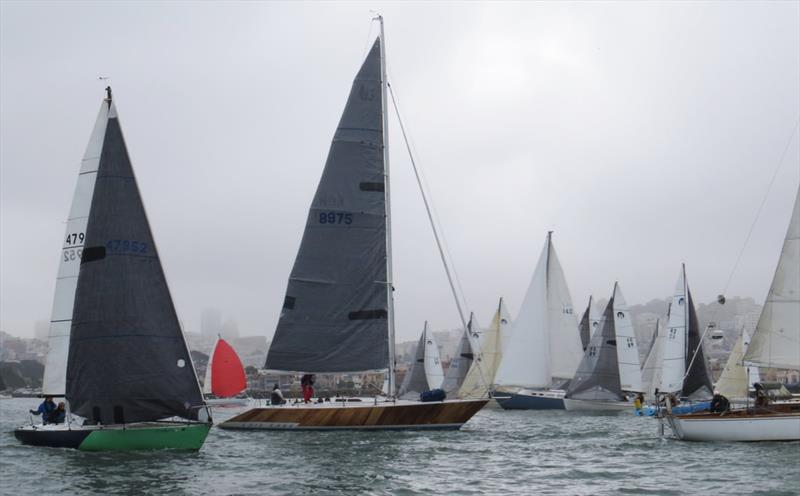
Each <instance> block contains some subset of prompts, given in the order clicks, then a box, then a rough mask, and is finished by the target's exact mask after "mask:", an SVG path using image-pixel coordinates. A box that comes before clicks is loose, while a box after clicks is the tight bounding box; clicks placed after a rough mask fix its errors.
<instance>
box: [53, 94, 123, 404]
mask: <svg viewBox="0 0 800 496" xmlns="http://www.w3.org/2000/svg"><path fill="white" fill-rule="evenodd" d="M113 117H116V109H115V107H114V104H113V103H111V102H110V101H109V100H105V101H104V102H103V103H102V104H101V105H100V112H99V114H98V116H97V121H96V122H95V125H94V129H93V130H92V135H91V137H90V138H89V144H88V145H87V147H86V153H84V155H83V160H82V161H81V168H80V172H79V174H78V184H77V185H76V186H75V193H74V195H73V197H72V206H71V207H70V211H69V217H68V218H67V229H66V233H65V234H64V241H63V245H62V247H61V261H60V262H59V266H58V276H57V278H56V290H55V296H54V298H53V311H52V314H51V317H50V331H49V333H48V338H47V344H48V350H47V357H46V358H45V365H44V378H43V380H42V394H44V395H53V396H63V395H64V394H65V392H66V380H67V355H68V354H69V336H70V329H71V328H72V308H73V304H74V302H75V289H76V287H77V285H78V272H79V271H80V266H81V254H82V253H83V241H84V238H85V236H86V223H87V221H88V220H89V210H90V209H91V206H92V196H93V195H94V183H95V179H97V168H98V166H99V164H100V153H101V152H102V150H103V142H104V141H105V135H106V125H107V124H108V119H109V118H113Z"/></svg>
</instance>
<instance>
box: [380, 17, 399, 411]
mask: <svg viewBox="0 0 800 496" xmlns="http://www.w3.org/2000/svg"><path fill="white" fill-rule="evenodd" d="M376 19H377V20H378V22H379V23H380V26H381V32H380V36H381V114H382V116H383V174H384V185H385V189H384V194H385V195H386V295H387V300H388V302H387V308H388V312H387V313H388V320H389V322H388V323H389V395H390V396H391V397H394V396H395V370H394V366H395V344H394V294H393V293H394V283H393V277H392V206H391V203H390V200H391V194H390V187H389V113H388V104H387V103H388V102H387V96H388V92H389V87H388V78H387V76H386V34H385V33H384V31H383V16H382V15H378V16H377V17H376Z"/></svg>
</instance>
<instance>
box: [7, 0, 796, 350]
mask: <svg viewBox="0 0 800 496" xmlns="http://www.w3.org/2000/svg"><path fill="white" fill-rule="evenodd" d="M371 10H374V11H379V12H380V13H382V14H383V15H384V16H385V18H386V35H387V61H388V62H387V64H388V70H389V80H390V82H391V84H392V86H393V87H394V88H395V90H396V91H397V94H398V96H399V97H400V105H401V112H402V114H403V117H404V119H405V123H406V125H407V127H408V130H409V131H410V133H411V137H412V140H413V145H414V149H415V151H416V158H417V160H418V163H419V165H420V167H421V168H422V170H423V172H424V175H425V178H426V182H427V186H428V188H429V190H430V192H431V197H432V199H433V202H434V204H435V207H436V211H437V214H438V217H439V219H440V221H441V225H442V227H443V232H444V235H445V237H446V239H447V242H448V246H449V249H450V250H449V251H450V253H451V255H452V263H453V266H454V267H455V268H456V271H457V273H458V277H459V280H460V283H461V287H462V288H463V291H464V296H465V299H466V301H467V304H468V307H469V309H470V310H474V311H475V312H476V313H477V316H478V319H479V321H480V322H482V323H483V324H486V323H488V321H489V319H490V318H491V313H492V312H493V310H494V308H495V306H496V303H497V298H499V297H500V296H504V297H505V299H506V302H507V303H508V304H509V306H510V309H511V313H512V316H513V315H515V314H516V312H517V310H518V308H519V304H520V302H521V300H522V298H523V296H524V292H525V289H526V288H527V285H528V283H529V280H530V277H531V275H532V272H533V268H534V266H535V264H536V261H537V258H538V256H539V252H540V250H541V248H542V245H543V243H544V239H545V236H546V233H547V231H548V230H553V231H554V235H553V236H554V238H553V239H554V243H555V248H556V250H557V251H558V254H559V257H560V260H561V263H562V265H563V267H564V270H565V273H566V277H567V281H568V283H569V286H570V290H571V293H572V298H573V301H574V303H575V306H576V307H578V308H581V309H582V307H583V306H584V305H585V302H586V300H587V299H588V296H589V294H594V295H595V297H596V298H603V297H608V296H609V294H610V292H611V290H612V288H613V284H614V281H615V280H618V281H619V282H620V285H621V288H622V290H623V292H624V294H625V297H626V299H627V300H628V302H629V303H632V304H634V303H643V302H646V301H648V300H650V299H653V298H663V297H665V296H667V295H669V294H671V292H672V289H673V287H674V284H675V280H676V278H677V275H678V271H679V269H680V264H681V263H682V262H685V263H686V266H687V274H688V278H689V284H690V286H691V288H692V292H693V295H694V297H695V300H696V301H698V302H707V301H711V300H713V299H714V298H715V297H716V295H717V294H718V293H720V292H723V291H725V292H726V293H727V294H728V295H729V296H735V295H738V296H752V297H753V298H754V299H755V300H756V301H757V302H761V301H763V299H764V296H765V295H766V291H767V289H768V286H769V283H770V281H771V278H772V274H773V271H774V268H775V265H776V263H777V257H778V254H779V251H780V246H781V243H782V241H783V237H784V234H785V232H786V227H787V224H788V222H789V217H790V214H791V208H792V202H793V200H794V196H795V192H796V191H797V187H798V183H799V182H800V145H799V142H800V137H798V135H797V132H796V131H795V129H796V125H797V123H798V119H800V3H798V2H771V3H762V2H758V3H756V2H753V3H747V2H709V3H701V2H664V3H658V2H642V3H632V2H619V3H599V2H597V3H595V2H587V3H561V2H559V3H544V2H535V3H454V2H446V3H381V2H372V3H361V2H359V3H299V2H292V3H288V2H287V3H280V2H263V3H257V2H241V3H232V2H231V3H228V2H224V3H223V2H219V3H215V2H197V3H192V2H179V3H156V2H153V3H150V2H147V3H145V2H142V3H125V2H108V3H99V2H87V3H75V2H53V3H46V2H37V3H22V2H20V3H17V2H8V1H4V2H2V3H0V110H1V112H0V275H1V278H0V279H1V281H0V328H2V330H4V331H8V332H12V333H14V334H20V335H28V336H30V335H32V334H33V325H34V322H35V321H37V320H47V319H49V314H50V306H51V304H52V298H53V289H54V285H55V275H56V269H57V264H58V255H59V253H60V251H59V248H60V246H61V245H60V243H61V237H62V235H63V232H64V220H65V219H66V216H67V213H68V208H69V204H70V201H71V198H72V193H73V189H74V186H75V182H76V179H77V172H78V168H79V164H80V160H81V157H82V155H83V151H84V149H85V147H86V143H87V141H88V138H89V133H90V131H91V128H92V125H93V123H94V118H95V116H96V113H97V110H98V107H99V105H100V102H101V100H102V98H103V95H104V92H103V87H104V86H105V82H104V81H98V76H107V77H110V78H111V79H110V82H111V85H112V86H113V88H114V95H115V101H116V104H117V108H118V110H119V114H120V121H121V124H122V128H123V132H124V133H125V137H126V141H127V145H128V150H129V152H130V155H131V158H132V161H133V165H134V169H135V171H136V174H137V179H138V182H139V187H140V190H141V192H142V196H143V199H144V202H145V206H146V208H147V211H148V215H149V218H150V222H151V227H152V230H153V233H154V236H155V239H156V241H157V243H158V247H159V251H160V254H161V257H162V263H163V265H164V268H165V271H166V274H167V278H168V280H169V283H170V287H171V290H172V295H173V298H174V301H175V304H176V307H177V310H178V314H179V315H180V317H181V319H182V321H183V322H184V325H185V328H186V329H187V330H191V331H199V328H200V325H199V324H200V315H201V312H202V310H203V309H204V308H206V307H214V308H218V309H220V310H221V311H222V312H223V313H224V314H225V315H226V316H230V317H231V318H233V319H235V320H236V321H237V322H238V324H239V328H240V330H241V331H242V333H243V334H261V335H266V336H271V335H272V333H273V331H274V329H275V324H276V322H277V318H278V315H279V311H280V308H281V306H282V303H283V296H284V291H285V288H286V282H287V278H288V275H289V272H290V270H291V267H292V263H293V261H294V257H295V253H296V250H297V248H298V246H299V243H300V238H301V235H302V231H303V228H304V224H305V219H306V215H307V211H308V207H309V205H310V202H311V199H312V196H313V193H314V191H315V189H316V185H317V181H318V179H319V176H320V173H321V171H322V168H323V165H324V162H325V158H326V155H327V152H328V147H329V145H330V142H331V138H332V136H333V132H334V130H335V127H336V124H337V122H338V119H339V116H340V114H341V111H342V108H343V106H344V103H345V100H346V98H347V95H348V92H349V88H350V85H351V83H352V79H353V77H354V76H355V72H356V70H357V69H358V67H359V66H360V64H361V62H362V58H363V56H364V55H365V52H366V48H367V47H368V44H369V43H370V42H371V38H373V37H374V36H375V34H376V32H377V31H376V30H377V25H375V24H374V23H372V22H371V20H370V19H371V17H372V16H373V15H374V13H373V12H371ZM390 121H391V122H390V130H389V132H390V136H391V142H390V144H391V152H392V195H393V196H392V205H393V226H394V231H393V235H394V240H395V243H394V253H395V257H394V269H395V287H396V300H395V301H396V311H397V327H398V339H399V340H410V339H415V337H416V336H418V334H419V332H420V330H421V328H422V322H423V321H424V320H428V321H430V324H431V326H432V327H433V328H446V327H455V326H457V325H458V323H459V320H458V315H457V312H456V310H455V306H454V304H453V298H452V296H451V295H450V293H449V288H448V285H447V280H446V278H445V274H444V271H443V270H442V267H441V263H440V261H439V258H438V254H437V252H436V247H435V244H434V240H433V236H432V234H431V229H430V226H429V225H428V221H427V218H426V215H425V211H424V207H423V204H422V200H421V197H420V194H419V191H418V189H417V187H416V184H415V182H414V178H413V173H412V170H411V166H410V162H409V159H408V155H407V154H406V153H405V151H404V145H403V141H402V137H401V135H400V133H399V128H398V126H397V121H396V120H395V117H394V114H392V116H391V117H390ZM793 132H794V135H793ZM784 152H785V154H784ZM782 156H783V161H782V165H781V166H780V168H779V169H778V165H779V163H780V161H781V157H782ZM776 169H777V171H778V172H777V175H776V176H775V182H774V185H773V186H772V187H771V189H770V190H769V193H768V194H767V188H768V185H769V184H770V181H771V179H772V177H773V173H774V172H775V170H776ZM765 195H766V196H765ZM765 198H766V200H765V201H764V205H763V210H761V214H760V217H759V219H758V221H757V222H756V223H755V227H754V230H753V232H752V235H751V237H750V240H749V243H748V244H747V245H746V246H745V249H744V252H743V255H742V257H741V261H740V262H739V264H738V267H737V268H736V270H735V271H734V272H732V271H733V269H734V266H735V264H736V260H737V257H738V256H739V253H740V251H741V250H742V247H743V246H744V242H745V239H746V237H747V235H748V232H749V230H750V226H751V224H752V223H753V220H754V219H755V216H756V214H757V212H759V207H760V205H761V203H762V200H764V199H765ZM731 274H732V278H731V283H730V285H729V287H727V289H726V284H727V281H728V279H729V277H730V276H731Z"/></svg>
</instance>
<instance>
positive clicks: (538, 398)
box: [495, 391, 564, 410]
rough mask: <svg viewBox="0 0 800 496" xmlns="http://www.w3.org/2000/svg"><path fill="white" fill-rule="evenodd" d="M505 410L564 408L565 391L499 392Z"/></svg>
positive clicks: (496, 398)
mask: <svg viewBox="0 0 800 496" xmlns="http://www.w3.org/2000/svg"><path fill="white" fill-rule="evenodd" d="M495 400H496V401H497V404H498V405H500V406H501V407H502V408H503V410H563V409H564V392H560V393H559V392H554V391H520V392H517V393H508V394H506V393H502V392H498V393H497V396H496V397H495Z"/></svg>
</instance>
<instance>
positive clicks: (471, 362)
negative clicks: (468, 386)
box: [442, 314, 480, 394]
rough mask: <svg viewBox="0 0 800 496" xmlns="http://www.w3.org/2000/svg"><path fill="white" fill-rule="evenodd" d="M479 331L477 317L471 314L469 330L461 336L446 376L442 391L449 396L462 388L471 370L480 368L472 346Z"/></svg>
mask: <svg viewBox="0 0 800 496" xmlns="http://www.w3.org/2000/svg"><path fill="white" fill-rule="evenodd" d="M477 330H478V323H477V322H476V320H475V315H473V314H470V316H469V322H468V323H467V328H466V329H465V331H464V333H463V334H462V335H461V340H460V341H459V343H458V348H456V353H455V354H454V355H453V359H452V360H451V361H450V366H449V367H447V371H446V372H445V374H444V382H442V389H444V390H445V392H446V393H447V394H451V393H455V392H457V391H458V390H459V389H460V388H461V385H462V384H463V383H464V379H465V378H466V376H467V373H468V372H469V371H470V369H471V368H479V367H478V366H477V365H476V364H477V362H476V361H475V349H474V347H473V344H472V340H473V337H472V334H473V333H477ZM479 373H480V371H479Z"/></svg>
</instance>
